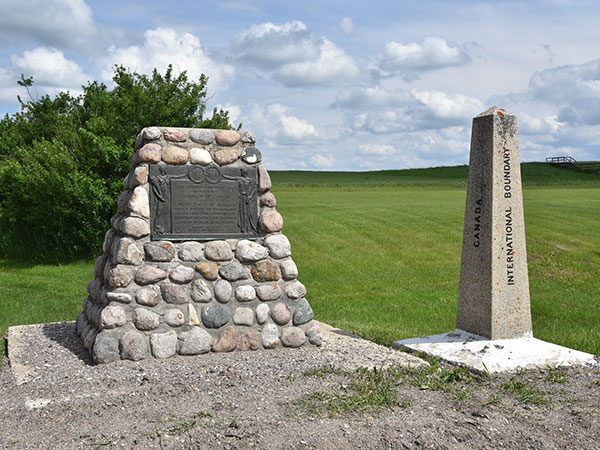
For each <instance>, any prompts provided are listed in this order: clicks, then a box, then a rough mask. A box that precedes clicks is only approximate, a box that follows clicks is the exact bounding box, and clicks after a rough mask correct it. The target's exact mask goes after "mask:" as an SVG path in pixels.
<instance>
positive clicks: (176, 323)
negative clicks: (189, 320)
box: [163, 308, 185, 327]
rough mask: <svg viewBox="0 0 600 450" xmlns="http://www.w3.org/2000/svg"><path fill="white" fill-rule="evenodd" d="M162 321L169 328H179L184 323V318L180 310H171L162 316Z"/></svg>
mask: <svg viewBox="0 0 600 450" xmlns="http://www.w3.org/2000/svg"><path fill="white" fill-rule="evenodd" d="M163 320H164V322H165V323H166V324H167V325H169V326H170V327H180V326H182V325H183V324H184V323H185V316H184V315H183V312H181V310H179V309H177V308H171V309H169V310H167V312H166V313H164V314H163Z"/></svg>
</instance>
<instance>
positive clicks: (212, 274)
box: [196, 262, 219, 281]
mask: <svg viewBox="0 0 600 450" xmlns="http://www.w3.org/2000/svg"><path fill="white" fill-rule="evenodd" d="M196 270H197V271H198V272H200V274H201V275H202V276H203V277H204V278H206V279H207V280H209V281H214V280H216V279H217V278H219V265H218V264H217V263H213V262H210V263H209V262H203V263H200V264H196Z"/></svg>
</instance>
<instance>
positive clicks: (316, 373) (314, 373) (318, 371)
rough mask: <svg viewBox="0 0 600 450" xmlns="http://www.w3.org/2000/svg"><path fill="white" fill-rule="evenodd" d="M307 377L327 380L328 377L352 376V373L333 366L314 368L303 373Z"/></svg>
mask: <svg viewBox="0 0 600 450" xmlns="http://www.w3.org/2000/svg"><path fill="white" fill-rule="evenodd" d="M302 375H303V376H305V377H318V378H325V377H326V376H328V375H346V376H352V372H349V371H347V370H344V369H340V368H338V367H333V366H321V367H313V368H311V369H307V370H305V371H304V372H302Z"/></svg>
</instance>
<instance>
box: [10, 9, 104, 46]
mask: <svg viewBox="0 0 600 450" xmlns="http://www.w3.org/2000/svg"><path fill="white" fill-rule="evenodd" d="M0 30H1V31H0V39H1V40H3V41H11V40H13V39H18V40H22V39H24V38H25V39H32V40H34V41H37V42H41V43H43V44H45V45H52V46H60V45H64V46H71V45H73V44H78V43H81V42H83V41H85V40H87V39H88V38H89V37H90V36H92V35H93V34H94V32H95V31H96V24H95V23H94V20H93V17H92V10H91V8H90V7H89V6H88V5H87V4H86V3H85V1H83V0H52V1H48V0H2V1H1V2H0Z"/></svg>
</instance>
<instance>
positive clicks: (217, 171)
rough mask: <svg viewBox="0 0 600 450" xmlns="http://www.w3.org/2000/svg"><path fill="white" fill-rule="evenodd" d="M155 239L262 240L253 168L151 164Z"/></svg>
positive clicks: (254, 169)
mask: <svg viewBox="0 0 600 450" xmlns="http://www.w3.org/2000/svg"><path fill="white" fill-rule="evenodd" d="M149 181H150V228H151V238H152V240H162V239H169V240H189V239H199V240H202V239H204V240H208V239H229V238H255V237H258V200H257V192H256V189H257V186H258V175H257V170H256V168H255V167H243V168H234V167H218V166H208V167H200V166H173V165H151V166H150V177H149Z"/></svg>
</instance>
